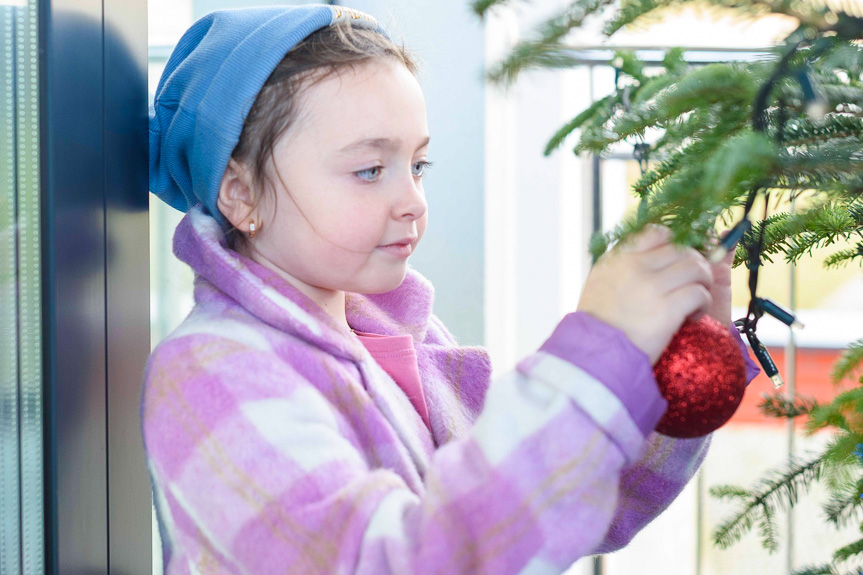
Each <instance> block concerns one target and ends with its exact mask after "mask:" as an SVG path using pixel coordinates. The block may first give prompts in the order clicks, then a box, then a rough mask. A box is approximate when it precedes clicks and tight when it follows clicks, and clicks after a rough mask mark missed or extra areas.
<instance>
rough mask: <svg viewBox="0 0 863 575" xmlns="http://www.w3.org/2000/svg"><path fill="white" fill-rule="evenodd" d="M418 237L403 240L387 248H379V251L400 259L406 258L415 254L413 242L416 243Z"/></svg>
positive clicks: (386, 246)
mask: <svg viewBox="0 0 863 575" xmlns="http://www.w3.org/2000/svg"><path fill="white" fill-rule="evenodd" d="M416 239H417V236H412V237H409V238H403V239H401V240H399V241H397V242H395V243H392V244H387V245H385V246H378V249H380V250H382V251H384V252H387V253H389V254H392V255H394V256H396V257H399V258H406V257H408V256H409V255H411V253H412V252H413V242H415V241H416Z"/></svg>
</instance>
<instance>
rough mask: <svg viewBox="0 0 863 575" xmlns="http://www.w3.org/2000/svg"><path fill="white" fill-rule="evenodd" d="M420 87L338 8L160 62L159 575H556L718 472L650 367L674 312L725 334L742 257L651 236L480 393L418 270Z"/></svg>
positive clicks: (622, 252)
mask: <svg viewBox="0 0 863 575" xmlns="http://www.w3.org/2000/svg"><path fill="white" fill-rule="evenodd" d="M414 72H415V64H414V62H413V60H412V59H411V57H410V56H409V55H408V54H407V53H406V52H405V51H404V49H402V48H399V47H397V46H396V45H394V44H393V43H392V42H391V41H390V40H389V39H388V38H387V37H386V35H385V34H384V33H383V31H382V30H380V28H379V27H378V25H377V24H376V22H375V21H374V20H373V19H372V18H371V17H369V16H366V15H364V14H361V13H358V12H356V11H353V10H349V9H345V8H340V7H334V6H309V5H306V6H299V7H292V8H267V9H253V10H239V11H225V12H217V13H214V14H211V15H209V16H207V17H205V18H204V19H202V20H201V21H199V22H197V23H196V24H195V25H194V26H193V27H192V28H191V29H190V30H189V31H188V32H187V33H186V35H185V36H184V37H183V39H182V40H181V41H180V43H179V44H178V46H177V48H176V50H175V52H174V53H173V55H172V56H171V58H170V60H169V62H168V65H167V67H166V69H165V72H164V75H163V76H162V79H161V82H160V84H159V88H158V91H157V94H156V99H155V105H154V110H152V111H151V119H150V187H151V189H152V191H153V192H155V193H156V194H158V195H159V197H161V198H162V199H164V200H165V201H167V202H168V203H170V204H171V205H172V206H174V207H176V208H178V209H181V210H185V211H188V214H187V216H186V217H185V218H184V219H183V221H182V222H181V223H180V225H179V226H178V228H177V231H176V234H175V236H174V250H175V253H176V254H177V256H178V257H179V258H180V259H182V260H183V261H185V262H187V263H188V264H189V265H190V266H191V267H192V268H193V269H194V271H195V274H196V280H195V301H196V305H195V308H194V310H193V311H192V313H191V314H190V315H189V317H188V318H187V319H186V320H185V321H184V322H183V324H182V325H181V326H180V327H179V328H178V329H177V330H176V331H175V332H174V333H173V334H172V335H171V336H170V337H168V338H167V339H166V340H165V341H163V342H162V343H161V344H160V345H159V346H158V347H157V348H156V350H155V351H154V352H153V355H152V357H151V358H150V361H149V364H148V368H147V373H146V380H145V387H144V394H143V405H142V418H143V433H144V440H145V444H146V449H147V454H148V462H149V469H150V473H151V477H152V482H153V493H154V500H155V504H156V510H157V514H158V522H159V528H160V532H161V536H162V542H163V558H164V563H165V570H166V572H167V573H212V572H218V573H222V572H226V573H303V574H307V573H368V574H372V573H375V574H377V573H397V574H407V573H411V574H413V573H417V574H420V573H448V574H457V573H494V574H504V573H560V572H562V571H564V570H565V569H566V568H567V567H569V566H570V565H571V564H572V563H573V562H574V561H575V560H576V559H578V558H579V557H582V556H584V555H588V554H593V553H604V552H607V551H611V550H613V549H617V548H619V547H621V546H623V545H625V544H626V543H627V542H628V541H629V540H630V538H631V537H632V536H633V535H634V534H635V533H636V532H637V531H638V530H639V529H641V528H642V527H643V526H644V525H645V524H647V523H648V522H649V521H650V520H651V519H653V518H654V517H655V516H656V515H657V514H658V513H660V512H661V511H662V510H663V509H664V508H665V507H666V506H667V505H668V504H669V503H670V502H671V501H672V500H673V499H674V497H675V496H676V495H677V494H678V493H679V492H680V490H681V489H682V488H683V486H684V485H685V484H686V482H687V481H688V480H689V478H690V477H692V474H693V473H694V472H695V470H696V469H697V467H698V465H699V464H700V462H701V460H702V458H703V457H704V453H705V450H706V447H707V439H697V440H674V439H671V438H668V437H663V436H660V435H657V434H656V433H654V432H653V431H652V430H653V428H654V427H655V425H656V423H657V421H658V420H659V418H660V417H661V416H662V414H663V411H664V409H665V401H664V400H663V398H662V397H661V396H660V394H659V392H658V390H657V387H656V383H655V381H654V379H653V375H652V367H651V365H652V363H654V362H655V361H656V359H657V358H658V357H659V355H660V354H661V352H662V351H663V349H664V348H665V346H666V345H667V343H668V342H669V340H670V338H671V336H672V334H673V333H674V332H675V331H676V330H677V328H678V327H679V326H680V325H681V323H682V322H683V321H684V319H685V318H687V317H689V316H694V315H698V314H703V313H708V314H710V315H712V316H714V317H716V318H718V319H720V320H721V321H723V322H726V323H730V281H729V262H728V261H727V260H726V261H725V262H724V263H723V264H722V265H721V266H718V267H716V268H715V269H713V270H712V269H711V268H710V266H709V265H708V264H707V262H706V261H705V259H704V258H703V257H702V256H701V255H699V254H698V253H696V252H695V251H693V250H684V249H678V248H675V247H673V246H671V245H670V244H669V233H668V230H667V229H665V228H661V227H654V228H651V229H648V230H647V231H645V232H644V233H642V234H640V235H638V236H636V237H635V238H634V239H633V241H631V242H629V243H627V244H626V245H623V246H620V247H619V248H617V249H615V250H614V251H613V252H611V253H609V254H608V255H607V256H606V257H604V258H603V259H602V260H601V261H600V262H599V263H598V264H597V265H596V266H595V268H594V269H593V271H592V272H591V274H590V277H589V278H588V281H587V283H586V285H585V287H584V292H583V296H582V299H581V302H580V304H579V309H578V311H576V312H575V313H572V314H569V315H567V316H566V317H564V318H563V319H562V321H561V322H560V324H559V325H558V326H557V328H556V329H555V331H554V332H553V333H552V334H551V335H550V337H549V339H548V341H547V342H546V343H545V344H544V345H543V346H542V347H541V348H540V349H539V350H538V351H537V352H536V353H535V354H533V355H531V356H529V357H527V358H525V359H524V360H523V361H522V362H521V363H520V364H519V365H518V368H517V369H516V370H514V371H513V372H512V373H509V374H507V375H505V376H503V377H501V378H500V379H497V380H496V381H494V382H493V383H491V384H490V382H489V377H490V366H489V362H488V359H487V355H486V354H485V353H484V352H483V350H482V349H480V348H474V347H459V346H458V345H457V344H456V342H455V340H454V339H453V337H452V336H451V335H450V334H449V332H448V331H447V330H446V328H445V327H444V326H443V325H442V324H441V322H440V321H439V320H438V319H437V318H436V317H435V316H434V315H433V313H432V299H433V292H432V288H431V285H430V284H429V283H428V281H427V280H425V279H424V278H423V277H421V276H420V275H419V274H418V273H417V272H416V271H414V270H412V269H411V268H410V267H409V266H408V259H409V256H410V254H411V253H412V252H413V250H414V249H416V247H417V244H418V243H419V241H420V240H421V238H422V235H423V232H424V231H425V228H426V222H427V218H428V214H427V204H426V200H425V196H424V192H423V184H422V178H423V173H424V170H425V169H427V167H428V165H429V161H428V146H429V134H428V129H427V126H426V115H425V105H424V102H423V96H422V93H421V91H420V88H419V85H418V83H417V81H416V79H415V78H414ZM732 331H733V333H735V334H736V331H735V330H732ZM738 339H739V338H738Z"/></svg>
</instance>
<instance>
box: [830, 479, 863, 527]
mask: <svg viewBox="0 0 863 575" xmlns="http://www.w3.org/2000/svg"><path fill="white" fill-rule="evenodd" d="M861 496H863V479H858V480H857V481H856V482H854V483H852V484H851V485H847V486H845V488H844V489H841V488H840V489H838V490H836V491H835V492H834V493H832V494H831V495H830V499H829V501H828V502H827V503H825V504H824V514H825V516H826V518H827V521H829V522H830V523H832V524H833V525H835V526H836V527H837V528H840V529H841V528H842V527H845V526H846V525H847V524H849V523H850V522H852V521H856V520H858V519H859V518H860V516H861V512H863V499H861Z"/></svg>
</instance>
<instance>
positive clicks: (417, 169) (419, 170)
mask: <svg viewBox="0 0 863 575" xmlns="http://www.w3.org/2000/svg"><path fill="white" fill-rule="evenodd" d="M431 167H432V163H431V162H416V163H414V165H413V166H411V171H412V172H413V174H414V175H415V176H416V177H418V178H421V177H422V176H423V175H424V174H425V171H426V170H427V169H429V168H431Z"/></svg>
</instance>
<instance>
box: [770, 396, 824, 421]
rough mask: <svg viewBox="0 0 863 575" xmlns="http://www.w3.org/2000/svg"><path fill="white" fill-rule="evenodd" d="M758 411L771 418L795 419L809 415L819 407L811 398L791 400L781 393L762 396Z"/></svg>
mask: <svg viewBox="0 0 863 575" xmlns="http://www.w3.org/2000/svg"><path fill="white" fill-rule="evenodd" d="M761 397H762V400H761V403H759V404H758V409H759V411H761V413H763V414H765V415H768V416H770V417H776V418H783V419H794V418H797V417H800V416H803V415H809V413H810V412H811V411H812V410H813V409H815V408H816V407H818V402H817V401H815V399H814V398H811V397H795V398H794V399H789V398H788V397H786V396H785V394H783V393H781V392H778V391H776V392H773V394H767V393H764V394H762V396H761Z"/></svg>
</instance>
